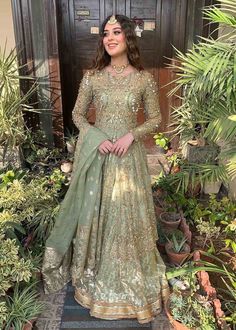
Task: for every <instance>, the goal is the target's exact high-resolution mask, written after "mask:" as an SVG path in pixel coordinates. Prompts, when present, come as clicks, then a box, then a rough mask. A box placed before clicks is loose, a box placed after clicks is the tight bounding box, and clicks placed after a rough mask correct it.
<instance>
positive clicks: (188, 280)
mask: <svg viewBox="0 0 236 330" xmlns="http://www.w3.org/2000/svg"><path fill="white" fill-rule="evenodd" d="M197 272H198V270H197V267H194V266H193V262H190V263H187V264H185V266H184V267H181V268H178V269H172V270H169V271H167V277H168V278H169V279H170V277H171V276H170V274H171V275H172V276H178V278H179V281H180V282H181V283H182V284H183V289H180V287H179V286H177V285H176V284H174V287H173V292H172V293H171V295H170V296H169V299H168V300H167V302H166V304H165V310H166V314H167V316H168V318H169V320H170V323H171V324H172V325H173V327H174V329H176V330H190V329H194V330H195V329H209V330H215V329H218V327H217V320H216V317H215V311H214V306H213V304H212V301H211V300H210V299H208V298H209V297H208V296H207V295H206V293H205V292H204V291H203V290H202V288H201V286H200V285H199V280H198V277H197V276H196V274H197ZM175 283H177V282H175Z"/></svg>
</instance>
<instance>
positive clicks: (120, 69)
mask: <svg viewBox="0 0 236 330" xmlns="http://www.w3.org/2000/svg"><path fill="white" fill-rule="evenodd" d="M128 65H129V62H128V63H126V64H123V65H121V66H118V65H115V64H114V65H111V67H112V69H113V70H114V71H115V73H117V74H121V73H123V72H124V70H125V69H126V68H127V67H128Z"/></svg>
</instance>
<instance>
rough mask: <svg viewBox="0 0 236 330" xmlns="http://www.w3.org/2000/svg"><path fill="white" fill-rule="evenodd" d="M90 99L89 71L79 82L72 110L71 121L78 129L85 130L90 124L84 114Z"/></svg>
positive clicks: (90, 83)
mask: <svg viewBox="0 0 236 330" xmlns="http://www.w3.org/2000/svg"><path fill="white" fill-rule="evenodd" d="M92 99H93V92H92V82H91V73H89V72H86V73H85V75H84V76H83V79H82V81H81V83H80V87H79V93H78V96H77V99H76V102H75V106H74V109H73V111H72V119H73V122H74V124H75V126H76V127H77V128H78V129H79V130H80V131H81V130H83V131H85V130H87V129H88V128H89V127H90V126H91V125H90V124H89V122H88V120H87V118H86V114H87V111H88V109H89V105H90V103H91V102H92Z"/></svg>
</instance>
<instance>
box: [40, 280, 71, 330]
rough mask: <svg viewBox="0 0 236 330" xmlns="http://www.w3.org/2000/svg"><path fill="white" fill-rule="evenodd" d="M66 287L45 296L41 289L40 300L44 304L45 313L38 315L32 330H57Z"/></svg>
mask: <svg viewBox="0 0 236 330" xmlns="http://www.w3.org/2000/svg"><path fill="white" fill-rule="evenodd" d="M65 296H66V287H65V288H64V289H63V290H61V291H60V292H59V293H55V294H50V295H45V294H44V292H43V289H41V296H40V300H41V301H42V302H44V304H45V311H44V313H42V314H41V315H40V317H39V318H38V320H37V322H36V324H35V325H34V330H59V329H60V324H61V316H62V312H63V305H64V299H65Z"/></svg>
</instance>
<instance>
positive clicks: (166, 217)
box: [160, 212, 181, 231]
mask: <svg viewBox="0 0 236 330" xmlns="http://www.w3.org/2000/svg"><path fill="white" fill-rule="evenodd" d="M160 222H161V223H162V225H163V227H164V228H165V229H167V230H169V231H173V230H174V229H177V228H178V227H179V225H180V222H181V214H180V213H176V212H162V213H161V214H160Z"/></svg>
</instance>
